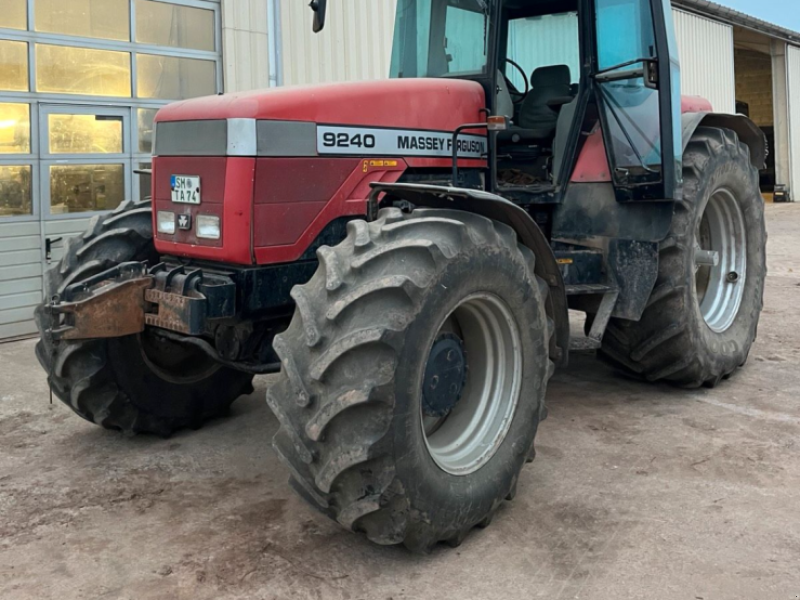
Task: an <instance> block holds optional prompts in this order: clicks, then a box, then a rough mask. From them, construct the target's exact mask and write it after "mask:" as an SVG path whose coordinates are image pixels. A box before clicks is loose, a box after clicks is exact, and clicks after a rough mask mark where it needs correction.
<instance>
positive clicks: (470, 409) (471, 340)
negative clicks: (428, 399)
mask: <svg viewBox="0 0 800 600" xmlns="http://www.w3.org/2000/svg"><path fill="white" fill-rule="evenodd" d="M438 333H439V334H442V333H444V334H455V335H458V336H459V337H460V339H461V340H463V346H464V350H465V353H466V356H467V357H468V359H469V360H468V362H467V374H466V381H465V383H464V387H463V390H462V391H461V395H460V398H459V399H458V401H457V403H456V404H455V406H454V407H453V408H452V410H450V411H449V413H448V414H447V415H445V416H443V417H431V416H428V415H426V414H425V412H424V410H423V408H422V407H421V408H420V418H421V420H422V429H423V434H424V437H425V444H426V446H427V449H428V452H429V454H430V456H431V458H433V460H434V461H435V462H436V464H437V465H438V466H439V468H441V469H442V470H443V471H446V472H447V473H450V474H453V475H468V474H469V473H473V472H475V471H477V470H478V469H480V468H481V467H482V466H483V465H484V464H486V462H488V461H489V459H491V458H492V456H494V454H495V452H497V449H498V448H499V447H500V445H501V444H502V443H503V441H504V440H505V438H506V435H507V434H508V430H509V428H510V426H511V422H512V420H513V418H514V412H515V410H516V407H517V403H518V400H519V391H520V385H521V381H522V379H521V377H522V346H521V343H520V334H519V329H518V327H517V324H516V321H515V320H514V317H513V315H512V314H511V311H510V309H509V308H508V306H507V305H506V304H505V302H503V301H502V300H501V299H500V298H498V297H497V296H495V295H494V294H489V293H481V294H475V295H472V296H469V297H468V298H466V299H464V300H463V301H462V302H461V303H460V304H459V305H458V306H457V307H456V309H455V310H453V311H452V313H450V315H449V316H448V318H447V319H446V320H445V322H444V324H443V325H442V326H441V328H440V329H439V332H438ZM437 335H438V334H437Z"/></svg>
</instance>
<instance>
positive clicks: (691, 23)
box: [672, 10, 736, 113]
mask: <svg viewBox="0 0 800 600" xmlns="http://www.w3.org/2000/svg"><path fill="white" fill-rule="evenodd" d="M672 12H673V14H674V16H675V35H676V37H677V38H678V52H679V55H680V60H681V86H682V93H683V94H684V95H689V96H702V97H703V98H706V99H707V100H709V101H710V102H711V104H712V106H713V107H714V110H716V111H718V112H728V113H734V112H736V85H735V80H734V74H733V27H731V26H729V25H725V24H723V23H718V22H716V21H712V20H711V19H706V18H704V17H698V16H697V15H692V14H689V13H686V12H683V11H680V10H673V11H672Z"/></svg>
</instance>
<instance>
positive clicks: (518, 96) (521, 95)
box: [505, 58, 531, 104]
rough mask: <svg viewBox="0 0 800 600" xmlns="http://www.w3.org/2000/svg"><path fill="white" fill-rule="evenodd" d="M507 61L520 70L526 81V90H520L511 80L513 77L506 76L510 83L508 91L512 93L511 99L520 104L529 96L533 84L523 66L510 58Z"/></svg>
mask: <svg viewBox="0 0 800 600" xmlns="http://www.w3.org/2000/svg"><path fill="white" fill-rule="evenodd" d="M506 62H507V63H508V64H510V65H511V66H512V67H514V68H515V69H516V70H517V71H518V72H519V74H520V75H522V81H524V82H525V91H524V92H520V91H519V90H518V89H517V87H516V86H515V85H514V84H513V83H512V82H511V79H509V78H508V76H507V75H506V76H505V79H506V83H507V84H508V93H509V94H510V95H511V101H512V102H513V103H514V104H520V103H521V102H522V101H523V100H525V98H527V96H528V94H529V93H530V91H531V84H530V82H529V81H528V76H527V75H526V74H525V70H524V69H523V68H522V67H520V66H519V65H518V64H517V63H515V62H514V61H513V60H511V59H510V58H507V59H506Z"/></svg>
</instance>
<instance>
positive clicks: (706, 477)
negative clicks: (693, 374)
mask: <svg viewBox="0 0 800 600" xmlns="http://www.w3.org/2000/svg"><path fill="white" fill-rule="evenodd" d="M767 212H768V219H769V230H770V236H771V237H770V248H769V255H770V275H769V278H768V280H767V294H766V308H765V310H764V315H763V319H762V325H761V328H760V337H759V339H758V343H757V344H756V346H755V348H754V350H753V352H752V354H751V359H750V362H749V364H748V365H747V367H746V368H745V369H744V370H743V371H741V372H740V373H739V374H738V375H736V376H735V377H734V378H733V379H732V380H731V381H729V382H727V383H725V384H724V385H721V386H720V387H718V388H717V389H714V390H701V391H695V392H685V391H678V390H674V389H672V388H670V387H668V386H651V385H645V384H641V383H636V382H632V381H628V380H626V379H623V378H620V377H619V376H617V375H615V374H614V373H613V372H612V371H611V370H610V369H609V368H607V367H606V366H604V365H603V364H600V363H599V362H597V361H596V360H594V359H593V358H592V357H591V356H586V355H584V356H577V357H575V359H574V360H573V363H572V365H571V367H570V368H569V369H568V370H565V371H563V372H561V373H559V374H557V375H556V377H555V379H554V381H553V383H552V384H551V387H550V391H549V403H550V407H551V409H550V418H549V419H548V420H547V421H546V422H545V423H544V425H543V427H542V428H541V429H540V434H539V440H538V449H539V456H538V458H537V460H536V461H535V462H534V463H533V464H532V465H529V467H528V468H527V469H526V470H525V471H524V474H523V477H522V479H521V483H520V489H519V494H518V496H517V499H516V500H515V501H514V502H512V503H506V504H505V505H504V506H503V508H502V509H501V511H500V513H499V515H498V517H497V518H496V519H495V521H494V523H493V525H492V526H491V527H489V528H488V529H485V530H475V531H474V532H473V534H472V535H471V536H470V537H469V538H468V539H467V540H466V541H465V543H464V544H463V545H462V546H461V547H460V548H458V549H449V548H446V547H444V546H442V547H440V548H438V549H437V550H436V551H434V553H433V554H432V555H430V556H426V557H420V556H415V555H411V554H409V553H408V552H406V551H404V550H402V549H399V548H380V547H376V546H373V545H371V544H370V543H368V542H367V541H365V540H363V539H361V538H360V537H359V536H356V535H354V534H352V533H348V532H345V531H343V530H341V529H340V528H339V527H338V526H337V525H336V524H334V523H331V522H328V521H327V520H326V519H325V518H323V517H321V516H319V515H317V514H316V513H314V512H313V511H311V510H310V509H308V508H307V507H306V506H305V505H304V504H303V502H302V501H301V500H299V499H298V498H297V497H295V496H294V495H293V493H292V492H290V490H289V488H288V487H287V485H286V479H287V473H286V470H285V469H284V468H283V466H282V465H281V464H280V463H279V462H278V460H277V459H276V458H275V456H274V455H273V454H272V451H271V449H270V438H271V437H272V434H273V433H274V431H275V429H276V427H277V423H276V421H275V419H274V418H273V417H272V415H271V414H270V412H269V411H268V409H267V406H266V404H265V402H264V394H265V389H266V387H267V386H268V385H269V383H270V382H269V380H268V379H264V380H260V381H259V384H258V385H257V390H256V393H255V394H253V395H252V396H251V397H248V398H244V399H242V400H240V401H239V402H238V403H237V404H236V405H235V410H234V413H233V415H232V417H231V418H229V419H227V420H221V421H217V422H213V423H211V424H209V425H208V426H207V427H205V428H204V429H202V430H200V431H197V432H186V433H182V434H179V435H176V436H174V437H173V438H172V439H169V440H161V439H156V438H152V437H139V438H133V439H129V438H124V437H121V436H120V435H117V434H115V433H112V432H108V431H103V430H101V429H100V428H97V427H94V426H92V425H90V424H88V423H85V422H83V421H81V420H80V419H78V418H77V417H76V416H75V415H73V414H72V413H71V412H70V411H69V410H68V409H67V408H66V407H64V406H63V405H61V404H60V403H58V402H57V403H56V404H53V405H52V406H51V405H49V404H48V390H47V385H46V382H45V376H44V373H43V372H42V371H41V370H40V368H39V366H38V364H37V363H36V360H35V359H34V357H33V346H34V343H33V342H32V341H24V342H18V343H11V344H5V345H0V598H2V599H4V600H29V599H30V600H34V599H35V600H43V599H47V598H57V599H59V600H67V599H72V598H76V599H77V598H80V599H94V598H103V599H115V600H116V599H130V600H150V599H186V600H202V599H214V600H221V599H234V598H241V599H244V598H247V599H284V598H287V599H288V598H293V599H294V598H320V599H325V600H328V599H348V600H358V599H364V600H367V599H368V600H388V599H390V598H391V599H393V600H406V599H412V598H414V599H416V598H421V599H434V598H439V599H449V598H468V599H479V600H484V599H486V600H489V599H495V598H496V599H504V600H506V599H515V598H524V599H529V598H544V599H547V600H557V599H561V598H586V599H591V600H606V599H607V600H620V599H626V600H627V599H634V598H647V599H648V600H652V599H658V600H670V599H673V598H674V599H681V600H715V599H723V600H730V599H737V598H742V599H747V600H760V599H765V600H767V599H769V600H784V599H786V600H790V599H793V598H798V597H800V402H798V400H800V372H798V370H797V369H798V365H800V327H799V326H798V325H800V287H798V286H800V233H798V232H800V206H793V205H776V206H768V209H767Z"/></svg>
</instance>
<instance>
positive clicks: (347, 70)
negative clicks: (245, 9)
mask: <svg viewBox="0 0 800 600" xmlns="http://www.w3.org/2000/svg"><path fill="white" fill-rule="evenodd" d="M236 1H237V2H238V1H239V0H236ZM395 6H396V0H336V1H335V2H333V3H331V6H330V7H329V10H328V20H327V23H326V25H325V29H324V30H323V31H322V32H321V33H318V34H315V33H314V32H313V31H312V30H311V21H312V13H311V11H310V10H309V9H308V2H298V0H280V11H281V37H282V40H281V41H282V57H281V58H282V67H283V85H296V84H303V83H324V82H335V81H358V80H363V79H382V78H385V77H388V75H389V64H390V62H391V57H392V34H393V32H394V12H395ZM264 66H266V60H265V65H264Z"/></svg>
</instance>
